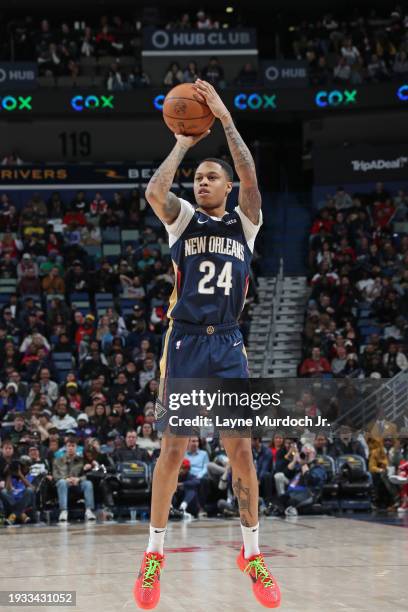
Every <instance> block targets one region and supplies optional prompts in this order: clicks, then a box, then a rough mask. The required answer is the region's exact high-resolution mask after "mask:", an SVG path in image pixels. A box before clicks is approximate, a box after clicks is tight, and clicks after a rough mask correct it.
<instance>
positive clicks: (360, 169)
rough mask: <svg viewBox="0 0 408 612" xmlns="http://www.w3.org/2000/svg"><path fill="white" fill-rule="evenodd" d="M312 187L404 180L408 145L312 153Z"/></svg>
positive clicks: (363, 147)
mask: <svg viewBox="0 0 408 612" xmlns="http://www.w3.org/2000/svg"><path fill="white" fill-rule="evenodd" d="M313 165H314V172H315V183H316V184H320V185H329V184H331V183H335V184H337V183H338V184H343V183H365V182H377V181H380V182H382V181H384V182H387V181H399V180H406V179H407V176H408V144H406V145H404V144H398V145H392V146H391V145H388V146H383V147H370V146H358V147H350V148H346V149H338V148H337V149H320V150H317V151H315V152H314V153H313Z"/></svg>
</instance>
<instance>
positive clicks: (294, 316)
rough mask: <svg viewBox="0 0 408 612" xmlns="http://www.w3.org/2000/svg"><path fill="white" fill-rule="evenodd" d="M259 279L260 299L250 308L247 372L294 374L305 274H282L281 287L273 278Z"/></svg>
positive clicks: (299, 347) (273, 375) (305, 291)
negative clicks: (278, 286)
mask: <svg viewBox="0 0 408 612" xmlns="http://www.w3.org/2000/svg"><path fill="white" fill-rule="evenodd" d="M258 282H259V285H258V298H259V303H258V304H254V305H253V306H252V308H251V311H250V312H251V315H252V321H251V327H250V332H249V338H248V347H247V352H248V361H249V367H250V375H251V376H252V377H254V378H259V377H261V376H266V377H268V378H288V377H291V376H296V375H297V367H298V365H299V362H300V359H301V352H302V335H301V334H302V329H303V319H304V312H305V305H306V301H307V298H308V294H309V289H308V287H307V283H306V277H305V276H286V277H283V279H282V286H281V290H280V291H277V290H276V279H275V278H270V277H260V278H259V279H258ZM265 366H266V367H265Z"/></svg>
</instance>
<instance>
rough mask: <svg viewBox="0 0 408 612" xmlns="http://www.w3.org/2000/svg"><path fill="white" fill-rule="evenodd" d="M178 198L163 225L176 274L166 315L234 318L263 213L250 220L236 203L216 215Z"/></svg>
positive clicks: (214, 320) (191, 319) (206, 320)
mask: <svg viewBox="0 0 408 612" xmlns="http://www.w3.org/2000/svg"><path fill="white" fill-rule="evenodd" d="M180 201H181V211H180V214H179V216H178V217H177V219H176V221H175V222H174V223H172V224H171V225H166V229H167V231H168V233H169V244H170V252H171V257H172V260H173V264H174V268H175V275H176V281H175V287H174V290H173V293H172V295H171V297H170V304H169V311H168V316H169V317H171V318H172V319H175V320H177V321H184V322H188V323H195V324H200V325H207V324H211V325H214V324H215V325H216V324H218V325H219V324H221V323H235V322H236V321H237V320H238V317H239V315H240V313H241V311H242V309H243V306H244V302H245V296H246V292H247V289H248V281H249V267H250V263H251V258H252V251H253V246H254V241H255V237H256V234H257V233H258V230H259V228H260V226H261V223H262V215H260V219H259V223H258V225H254V224H253V223H252V222H251V221H250V220H249V219H248V218H247V217H246V216H245V215H244V213H243V212H242V211H241V209H240V208H239V207H238V206H237V207H236V208H235V209H234V211H233V212H231V213H226V214H225V215H224V216H223V217H222V218H221V219H220V218H216V217H210V216H209V215H207V214H205V213H203V212H201V211H198V210H195V209H194V208H193V206H192V205H191V204H190V203H189V202H187V201H185V200H182V199H180Z"/></svg>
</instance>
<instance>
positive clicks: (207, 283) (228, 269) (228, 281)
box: [198, 261, 232, 295]
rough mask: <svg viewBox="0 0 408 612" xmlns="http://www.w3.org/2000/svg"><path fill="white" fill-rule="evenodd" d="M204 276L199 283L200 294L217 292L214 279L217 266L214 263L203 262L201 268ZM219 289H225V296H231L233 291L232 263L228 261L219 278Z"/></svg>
mask: <svg viewBox="0 0 408 612" xmlns="http://www.w3.org/2000/svg"><path fill="white" fill-rule="evenodd" d="M199 270H200V272H203V273H204V276H203V277H202V279H201V280H200V282H199V283H198V293H207V294H213V293H214V292H215V286H214V281H213V279H214V277H215V274H216V270H215V264H214V262H212V261H202V262H201V263H200V267H199ZM215 285H216V286H217V287H223V289H224V294H225V295H229V294H230V291H231V289H232V261H226V262H225V264H224V266H223V268H222V270H221V272H220V273H219V275H218V276H217V282H216V283H215Z"/></svg>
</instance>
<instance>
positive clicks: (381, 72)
mask: <svg viewBox="0 0 408 612" xmlns="http://www.w3.org/2000/svg"><path fill="white" fill-rule="evenodd" d="M367 75H368V78H369V80H370V81H372V82H375V83H378V82H381V81H386V80H388V79H389V72H388V69H387V66H386V64H385V62H384V60H383V59H381V58H379V57H378V56H377V55H376V54H375V53H374V54H373V55H372V56H371V59H370V61H369V63H368V65H367Z"/></svg>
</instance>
